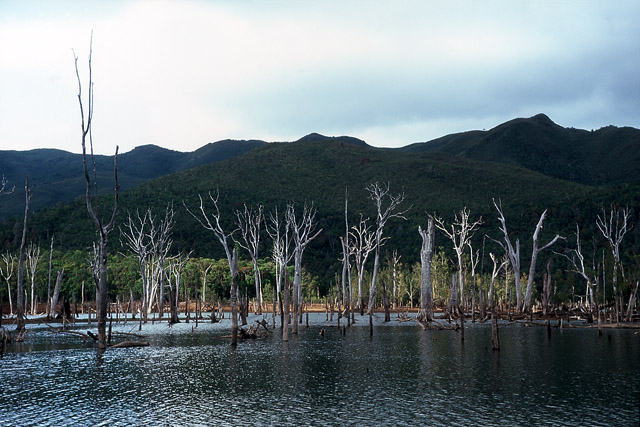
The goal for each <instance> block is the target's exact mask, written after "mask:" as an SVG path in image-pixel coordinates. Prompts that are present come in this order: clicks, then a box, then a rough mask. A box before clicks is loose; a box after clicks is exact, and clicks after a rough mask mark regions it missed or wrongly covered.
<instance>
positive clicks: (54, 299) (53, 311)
mask: <svg viewBox="0 0 640 427" xmlns="http://www.w3.org/2000/svg"><path fill="white" fill-rule="evenodd" d="M63 274H64V269H62V270H61V271H58V276H57V277H56V284H55V287H54V288H53V297H52V299H51V314H52V317H53V316H55V314H56V308H57V306H58V297H59V295H60V285H61V284H62V276H63ZM60 312H61V313H62V310H60Z"/></svg>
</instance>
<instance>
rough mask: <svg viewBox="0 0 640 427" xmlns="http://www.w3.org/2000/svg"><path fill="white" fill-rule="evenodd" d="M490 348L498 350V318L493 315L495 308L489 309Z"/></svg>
mask: <svg viewBox="0 0 640 427" xmlns="http://www.w3.org/2000/svg"><path fill="white" fill-rule="evenodd" d="M491 348H492V349H493V350H494V351H500V339H499V337H498V319H497V317H496V315H495V309H492V310H491Z"/></svg>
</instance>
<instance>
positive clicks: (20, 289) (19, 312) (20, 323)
mask: <svg viewBox="0 0 640 427" xmlns="http://www.w3.org/2000/svg"><path fill="white" fill-rule="evenodd" d="M24 193H25V203H24V221H23V223H22V240H21V241H20V251H19V255H18V283H17V289H16V293H17V295H16V333H17V337H16V341H21V340H22V338H23V337H24V334H25V327H24V325H25V319H24V300H25V297H24V294H25V292H24V257H25V254H24V252H25V245H26V243H27V222H28V218H29V202H30V201H31V191H30V190H29V177H27V178H25V182H24Z"/></svg>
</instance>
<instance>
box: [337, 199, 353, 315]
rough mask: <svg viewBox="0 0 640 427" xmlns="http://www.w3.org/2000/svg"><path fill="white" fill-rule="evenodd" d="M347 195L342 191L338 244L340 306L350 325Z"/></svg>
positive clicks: (350, 294)
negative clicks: (341, 212) (340, 258)
mask: <svg viewBox="0 0 640 427" xmlns="http://www.w3.org/2000/svg"><path fill="white" fill-rule="evenodd" d="M348 202H349V193H348V191H347V189H346V188H345V190H344V228H345V234H344V236H340V244H341V247H342V305H343V306H344V308H345V313H346V316H347V324H348V325H351V297H352V292H351V291H352V289H351V260H350V255H351V251H350V249H349V246H350V245H349V218H348V216H347V212H348Z"/></svg>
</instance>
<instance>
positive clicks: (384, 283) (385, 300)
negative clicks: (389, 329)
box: [382, 279, 391, 322]
mask: <svg viewBox="0 0 640 427" xmlns="http://www.w3.org/2000/svg"><path fill="white" fill-rule="evenodd" d="M382 304H383V306H384V321H385V322H390V321H391V315H390V313H389V306H390V304H389V295H388V293H387V281H386V280H385V279H383V280H382Z"/></svg>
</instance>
